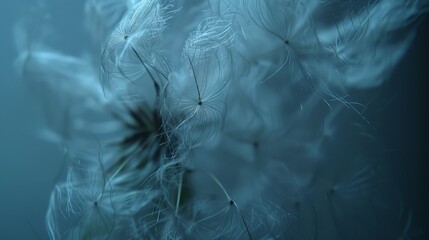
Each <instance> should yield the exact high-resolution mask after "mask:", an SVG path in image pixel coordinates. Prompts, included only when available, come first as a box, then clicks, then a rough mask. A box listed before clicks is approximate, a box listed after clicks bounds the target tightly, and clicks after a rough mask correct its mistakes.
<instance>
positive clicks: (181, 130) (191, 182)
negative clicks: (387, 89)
mask: <svg viewBox="0 0 429 240" xmlns="http://www.w3.org/2000/svg"><path fill="white" fill-rule="evenodd" d="M427 10H428V4H427V3H426V2H425V1H408V0H398V1H390V0H378V1H357V2H356V1H325V0H248V1H247V0H246V1H232V0H209V1H200V2H198V3H197V4H194V3H191V2H188V1H184V0H127V1H112V0H87V1H86V4H85V9H84V11H85V14H86V22H85V24H86V30H87V31H89V32H88V34H89V38H92V40H93V44H95V45H97V47H96V48H94V49H92V50H89V51H86V52H83V53H82V54H80V55H72V54H70V53H63V52H61V51H56V50H55V49H52V48H50V47H49V46H45V45H47V44H45V43H44V42H47V41H46V39H43V37H42V36H41V37H37V38H31V37H30V36H31V34H30V33H28V32H27V31H30V29H27V28H23V27H22V26H19V27H18V28H17V31H16V32H17V34H16V35H17V42H18V43H17V44H18V45H19V47H18V48H19V51H20V56H19V58H18V61H17V69H18V70H19V71H20V72H21V75H22V76H23V78H24V79H26V81H27V82H28V84H32V86H36V87H37V88H40V94H39V95H40V96H39V98H41V99H45V101H44V102H43V105H44V106H43V107H44V108H45V109H46V112H47V114H46V117H47V118H48V124H46V125H47V126H46V129H45V130H44V131H42V132H43V136H44V137H45V138H47V139H50V140H53V141H54V142H55V143H57V144H59V145H60V146H62V147H63V148H64V149H65V152H66V154H67V155H66V156H67V157H66V159H67V160H66V161H65V163H64V166H65V167H66V168H67V169H68V171H67V175H66V178H65V179H62V180H60V181H59V182H58V183H57V185H56V186H55V188H54V190H53V192H52V194H51V198H50V202H49V208H48V211H47V215H46V225H47V230H48V233H49V236H50V238H51V239H166V240H167V239H267V240H268V239H288V238H290V239H348V238H357V239H384V238H389V237H391V236H395V237H398V236H400V237H403V238H406V237H408V236H410V233H409V231H410V229H413V228H412V227H413V226H411V225H413V223H414V222H413V221H412V220H413V219H412V215H411V212H410V213H409V214H408V215H407V216H404V213H402V212H401V213H400V214H399V218H400V220H399V222H400V223H398V221H397V220H398V216H397V215H398V214H397V211H395V214H393V215H394V217H392V214H390V213H387V212H388V211H390V210H392V209H394V208H395V207H397V206H396V205H395V202H394V201H393V200H389V198H392V196H391V191H392V189H393V188H394V185H393V184H391V183H389V180H391V177H392V176H391V175H390V173H387V172H388V168H385V167H384V166H385V165H384V163H383V158H384V157H385V154H384V150H383V149H384V147H382V146H381V145H383V144H380V140H379V139H377V132H376V130H374V129H375V128H374V127H373V125H372V123H371V119H370V117H368V116H366V113H365V111H366V110H367V109H368V108H370V107H371V105H369V104H368V103H365V102H363V101H359V102H358V101H355V100H354V99H356V97H354V96H353V95H354V91H353V89H355V88H361V91H364V90H365V89H367V88H371V87H374V86H378V85H380V84H381V83H382V82H383V81H384V80H385V79H386V78H388V77H389V73H390V72H391V71H392V70H393V68H394V66H395V65H396V63H397V62H398V61H399V60H400V59H401V57H402V56H403V55H404V54H405V53H406V50H407V48H408V47H409V45H410V44H411V42H412V39H413V37H414V35H415V29H416V27H417V26H418V22H419V20H420V18H421V16H422V14H423V13H425V12H427ZM97 49H101V52H98V50H97ZM82 50H84V48H82ZM96 59H100V61H99V62H98V61H97V60H96ZM97 69H98V72H99V74H97ZM362 102H363V103H362ZM94 140H96V142H97V144H96V145H97V146H94V144H93V143H94ZM381 170H383V171H381ZM381 183H383V185H381ZM389 184H390V185H389ZM395 196H396V195H395ZM399 201H400V200H399ZM405 215H406V214H405ZM394 225H395V226H396V225H399V226H401V227H402V229H401V230H402V231H401V232H400V233H398V232H397V231H390V232H389V231H388V230H386V231H384V230H380V229H382V228H385V229H390V228H391V226H394ZM378 228H380V229H378Z"/></svg>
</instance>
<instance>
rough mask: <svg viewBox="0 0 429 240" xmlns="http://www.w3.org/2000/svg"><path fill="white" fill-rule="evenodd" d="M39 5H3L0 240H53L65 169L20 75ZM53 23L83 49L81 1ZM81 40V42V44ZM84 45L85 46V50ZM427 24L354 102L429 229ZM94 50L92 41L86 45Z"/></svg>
mask: <svg viewBox="0 0 429 240" xmlns="http://www.w3.org/2000/svg"><path fill="white" fill-rule="evenodd" d="M35 2H36V1H34V0H18V1H12V0H9V1H8V0H2V1H0V32H1V35H0V43H1V44H0V53H1V54H0V73H1V75H0V76H1V77H0V239H5V240H8V239H47V234H46V231H45V223H44V217H45V213H46V210H47V206H48V201H49V195H50V192H51V190H52V188H53V186H54V185H55V183H56V180H57V179H56V178H57V176H58V174H59V172H60V169H61V161H62V160H63V157H62V154H63V150H62V149H59V148H58V147H57V146H56V145H54V144H51V143H49V142H46V141H43V140H41V139H40V138H39V137H38V135H37V134H38V130H39V129H40V127H41V125H42V122H43V114H42V113H41V111H40V106H38V105H37V101H35V99H34V97H35V96H34V95H32V89H31V88H29V86H27V85H26V84H25V82H23V81H22V80H21V79H20V78H19V75H18V74H17V73H16V71H15V69H14V61H15V59H16V58H17V50H16V47H15V44H14V26H15V24H16V22H17V21H18V20H19V19H20V18H21V17H22V16H25V14H28V13H29V11H31V6H34V5H35ZM46 2H51V3H50V4H45V6H44V7H45V8H46V12H49V13H50V15H46V16H45V17H46V19H47V21H49V22H50V24H52V25H53V27H54V28H55V32H57V33H61V35H60V36H50V41H51V42H50V44H51V45H52V46H53V47H55V45H56V44H58V45H60V44H61V46H68V48H64V47H62V51H63V52H65V53H69V54H73V55H79V54H80V53H81V52H83V50H84V49H79V48H78V46H79V47H80V46H82V45H85V35H84V33H83V32H82V29H81V26H82V24H83V23H82V19H83V17H82V16H79V15H78V14H79V13H82V11H81V8H83V0H74V1H70V0H56V1H54V0H50V1H46ZM77 42H78V43H79V44H77ZM82 42H83V44H82ZM428 45H429V18H428V16H426V17H425V18H424V19H423V22H422V23H421V25H420V27H419V31H418V34H417V38H416V39H415V42H414V44H412V46H411V48H410V49H409V52H408V53H407V54H406V56H405V57H404V58H403V59H402V61H401V62H400V64H399V65H398V66H397V67H396V70H395V71H394V72H393V74H392V76H391V79H390V80H389V81H387V82H386V83H385V84H384V85H382V86H380V87H378V88H377V89H373V90H370V91H356V92H354V93H352V95H353V94H354V95H355V96H360V97H362V98H367V95H368V96H369V95H371V96H375V97H374V100H373V101H372V102H371V104H369V105H368V110H367V111H366V113H365V117H366V118H367V119H368V120H369V121H370V122H371V123H372V125H373V126H374V127H375V128H376V132H377V133H378V137H379V138H381V139H382V142H384V145H385V146H386V149H389V150H390V151H392V154H391V156H392V159H391V164H392V166H394V168H393V169H394V171H395V176H397V179H396V180H397V182H396V184H397V187H398V188H399V189H400V190H401V191H402V193H403V199H405V201H404V204H405V205H406V206H405V207H407V208H409V209H411V210H412V213H413V218H412V228H413V229H416V231H419V232H421V234H418V235H420V236H426V237H427V236H429V235H428V232H426V233H423V231H425V230H424V229H425V228H427V227H429V225H428V222H429V221H428V220H427V219H428V217H427V216H428V214H429V205H428V204H427V203H429V194H428V193H427V191H428V189H429V163H428V161H429V157H428V156H429V155H428V154H429V150H428V149H429V141H428V134H429V131H428V124H429V118H428V110H429V101H428V97H427V96H428V94H429V89H428V87H429V84H428V81H429V64H428V63H429V61H428V56H429V46H428ZM87 47H88V48H89V47H90V46H89V43H88V46H87Z"/></svg>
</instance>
